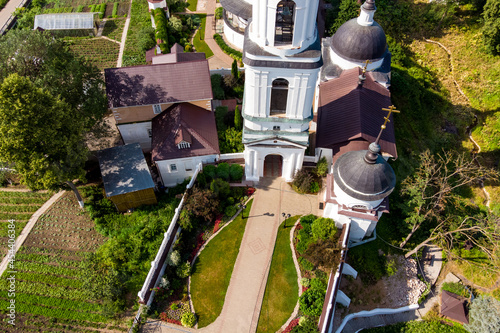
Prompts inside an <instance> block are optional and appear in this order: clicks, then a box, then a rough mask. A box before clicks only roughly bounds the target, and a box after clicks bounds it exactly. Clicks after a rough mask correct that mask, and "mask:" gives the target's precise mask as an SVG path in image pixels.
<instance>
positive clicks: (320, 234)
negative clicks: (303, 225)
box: [311, 217, 337, 241]
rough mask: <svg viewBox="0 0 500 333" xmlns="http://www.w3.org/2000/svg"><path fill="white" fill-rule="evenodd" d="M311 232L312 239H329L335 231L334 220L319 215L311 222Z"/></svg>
mask: <svg viewBox="0 0 500 333" xmlns="http://www.w3.org/2000/svg"><path fill="white" fill-rule="evenodd" d="M311 233H312V237H313V240H314V241H317V240H318V239H322V240H327V239H331V238H332V237H333V236H335V234H336V233H337V227H336V226H335V221H334V220H332V219H330V218H326V217H320V218H318V219H316V220H315V221H314V222H313V223H312V225H311Z"/></svg>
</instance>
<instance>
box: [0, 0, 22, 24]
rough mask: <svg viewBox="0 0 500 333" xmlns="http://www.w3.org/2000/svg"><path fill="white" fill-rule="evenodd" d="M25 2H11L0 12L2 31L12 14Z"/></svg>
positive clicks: (19, 0) (18, 0) (16, 0)
mask: <svg viewBox="0 0 500 333" xmlns="http://www.w3.org/2000/svg"><path fill="white" fill-rule="evenodd" d="M22 2H23V0H9V2H7V4H6V5H5V7H3V9H2V10H0V29H3V27H4V25H5V24H6V23H7V22H8V21H9V19H10V17H11V16H12V13H14V11H15V10H16V9H17V7H19V5H20V4H21V3H22Z"/></svg>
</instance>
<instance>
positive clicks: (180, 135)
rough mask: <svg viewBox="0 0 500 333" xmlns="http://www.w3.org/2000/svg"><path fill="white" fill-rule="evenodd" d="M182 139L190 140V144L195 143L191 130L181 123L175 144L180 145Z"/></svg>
mask: <svg viewBox="0 0 500 333" xmlns="http://www.w3.org/2000/svg"><path fill="white" fill-rule="evenodd" d="M182 141H184V142H188V143H189V144H191V143H193V140H192V138H191V134H189V131H188V130H187V129H186V128H185V127H184V126H182V125H181V126H179V128H178V129H177V132H176V133H175V144H176V145H178V144H179V143H181V142H182Z"/></svg>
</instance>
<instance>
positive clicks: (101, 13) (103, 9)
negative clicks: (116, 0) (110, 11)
mask: <svg viewBox="0 0 500 333" xmlns="http://www.w3.org/2000/svg"><path fill="white" fill-rule="evenodd" d="M97 6H98V7H97V8H99V18H100V19H102V18H103V17H104V13H105V12H106V3H105V2H104V3H101V4H100V5H97Z"/></svg>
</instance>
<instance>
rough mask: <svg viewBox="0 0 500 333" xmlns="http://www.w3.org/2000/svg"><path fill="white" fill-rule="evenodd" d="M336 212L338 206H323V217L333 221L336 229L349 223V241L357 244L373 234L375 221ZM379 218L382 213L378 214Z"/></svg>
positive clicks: (330, 204)
mask: <svg viewBox="0 0 500 333" xmlns="http://www.w3.org/2000/svg"><path fill="white" fill-rule="evenodd" d="M338 210H339V205H337V204H333V203H330V202H328V203H327V204H326V206H325V210H324V212H323V217H329V218H331V219H333V220H334V221H335V225H336V226H337V227H338V228H341V227H342V226H343V225H344V224H347V223H351V232H350V234H349V240H350V241H354V242H359V241H361V240H362V239H363V238H365V237H370V236H371V235H372V234H373V230H375V227H376V226H377V221H371V220H368V219H366V220H365V219H361V218H357V217H351V216H346V215H341V214H339V213H338ZM380 216H382V212H379V213H378V217H379V218H380Z"/></svg>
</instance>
